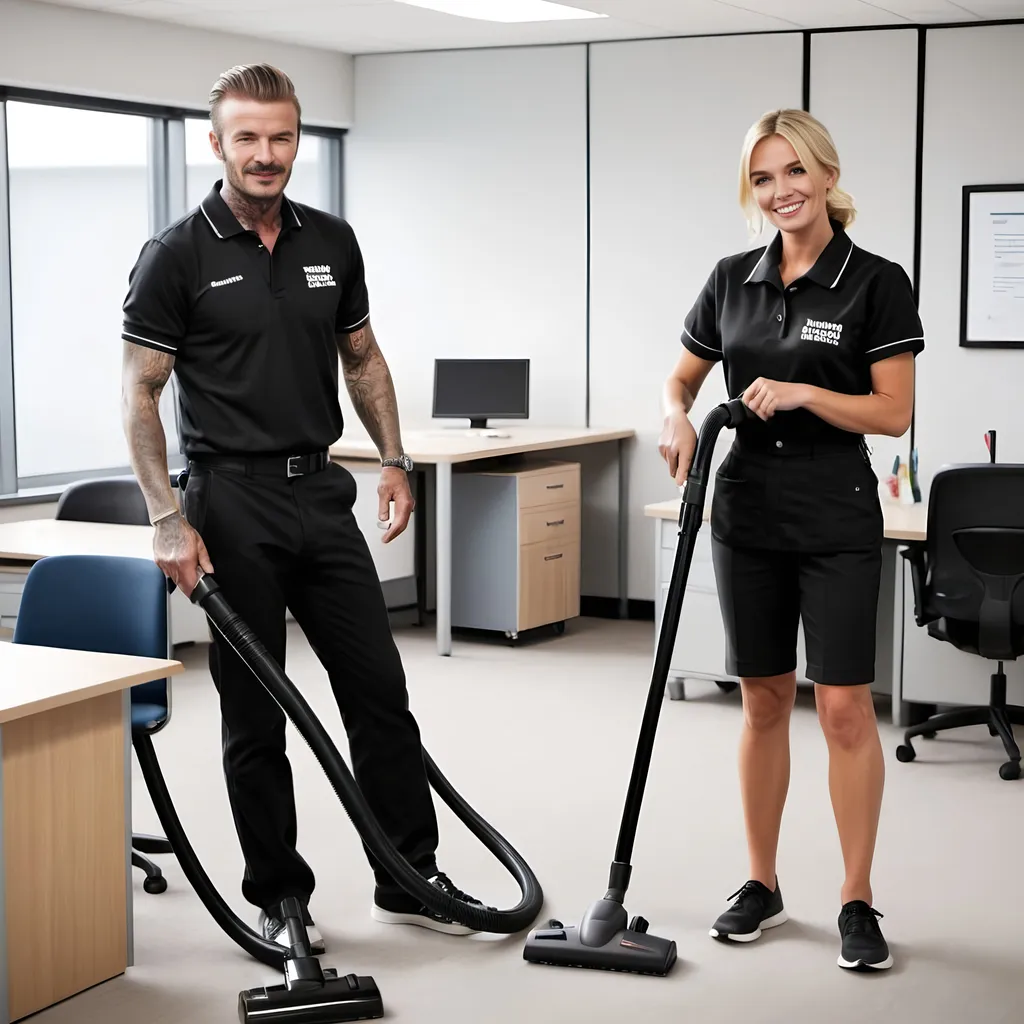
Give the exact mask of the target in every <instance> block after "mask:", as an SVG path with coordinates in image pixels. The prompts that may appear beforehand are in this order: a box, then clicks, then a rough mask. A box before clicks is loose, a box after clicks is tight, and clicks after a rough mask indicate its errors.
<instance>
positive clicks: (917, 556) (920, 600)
mask: <svg viewBox="0 0 1024 1024" xmlns="http://www.w3.org/2000/svg"><path fill="white" fill-rule="evenodd" d="M900 554H901V555H902V556H903V557H904V558H905V559H906V560H907V561H908V562H909V563H910V579H911V582H912V583H913V585H914V621H915V622H916V623H917V624H918V625H919V626H926V625H927V624H928V623H929V622H932V621H933V620H934V619H935V618H936V616H934V615H926V614H925V611H924V604H925V601H924V593H925V580H926V579H927V576H928V563H927V559H926V556H925V546H924V544H922V543H918V542H914V541H911V542H910V543H908V544H907V545H906V547H901V548H900Z"/></svg>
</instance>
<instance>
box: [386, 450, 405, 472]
mask: <svg viewBox="0 0 1024 1024" xmlns="http://www.w3.org/2000/svg"><path fill="white" fill-rule="evenodd" d="M389 466H395V467H397V468H398V469H404V470H405V471H406V473H411V472H412V467H413V461H412V459H410V458H409V456H408V455H405V454H404V453H403V454H402V455H399V456H398V457H397V458H395V459H383V460H382V461H381V464H380V468H381V469H386V468H387V467H389Z"/></svg>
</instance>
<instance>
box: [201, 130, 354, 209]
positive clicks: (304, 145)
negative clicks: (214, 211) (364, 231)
mask: <svg viewBox="0 0 1024 1024" xmlns="http://www.w3.org/2000/svg"><path fill="white" fill-rule="evenodd" d="M337 145H338V143H337V141H336V140H335V139H332V138H327V137H325V136H322V135H314V134H312V133H311V132H309V131H308V130H304V131H303V132H302V136H301V138H300V139H299V152H298V154H297V155H296V158H295V163H294V164H293V165H292V176H291V179H290V180H289V182H288V187H287V188H286V189H285V194H286V195H287V196H288V197H289V198H290V199H294V200H295V201H296V202H297V203H307V204H308V205H309V206H315V207H317V208H318V209H320V210H327V211H328V212H330V213H337V212H338V209H337V205H338V203H337V193H339V192H340V182H339V181H337V179H336V174H335V173H334V171H333V170H332V167H333V163H334V161H333V160H332V158H331V157H332V153H331V149H332V147H335V146H337ZM185 162H186V183H187V184H186V199H187V203H188V208H189V209H190V210H191V209H193V208H194V207H196V206H198V205H199V204H200V203H201V202H202V201H203V198H204V197H205V196H206V194H207V193H208V192H209V191H210V188H211V187H212V186H213V183H214V182H215V181H216V180H217V179H218V178H223V177H224V165H223V164H222V163H221V162H220V161H219V160H218V159H217V157H216V156H215V155H214V152H213V148H212V147H211V145H210V122H209V121H208V120H207V119H205V118H192V117H190V118H187V119H186V120H185Z"/></svg>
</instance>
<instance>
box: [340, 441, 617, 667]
mask: <svg viewBox="0 0 1024 1024" xmlns="http://www.w3.org/2000/svg"><path fill="white" fill-rule="evenodd" d="M487 433H488V431H483V432H480V431H472V430H468V429H464V428H463V429H456V428H444V427H439V428H430V429H426V430H410V431H403V434H402V441H403V443H404V445H405V451H406V453H407V454H408V455H409V457H410V458H411V459H412V460H413V462H415V463H417V465H419V466H432V467H433V469H434V481H435V482H434V486H435V499H434V501H435V505H434V531H435V546H436V591H437V653H438V654H440V655H442V656H444V655H449V654H451V650H452V633H451V599H452V594H451V586H452V467H453V466H454V465H456V464H459V463H471V462H479V461H483V460H485V459H496V458H504V457H507V456H510V455H527V454H531V455H533V454H541V453H549V452H552V451H556V450H559V449H565V448H576V447H580V446H583V445H592V444H607V443H610V442H612V441H614V442H617V445H618V474H619V480H618V484H619V497H618V597H619V614H620V615H621V616H622V617H623V618H625V616H626V611H627V606H628V597H629V592H628V582H627V575H628V573H627V568H628V567H627V551H628V546H627V520H628V503H627V476H626V460H625V457H624V452H623V448H624V445H625V443H626V441H628V440H629V439H630V438H632V437H634V436H635V431H633V430H603V429H600V428H596V427H577V428H572V427H500V428H497V429H496V430H495V431H492V432H491V433H501V434H507V435H509V436H508V437H487V436H485V435H486V434H487ZM331 456H332V457H333V458H334V459H336V460H338V461H342V460H355V459H359V460H373V461H379V459H380V456H379V454H378V452H377V448H376V446H375V445H374V444H373V442H372V441H370V440H369V439H361V438H353V439H346V438H342V439H341V440H340V441H338V442H337V443H336V444H333V445H331ZM418 557H422V554H419V555H418Z"/></svg>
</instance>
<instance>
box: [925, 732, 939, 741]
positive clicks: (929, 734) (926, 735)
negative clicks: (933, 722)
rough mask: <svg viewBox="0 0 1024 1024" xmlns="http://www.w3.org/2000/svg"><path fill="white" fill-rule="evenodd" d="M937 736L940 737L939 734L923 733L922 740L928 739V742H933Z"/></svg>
mask: <svg viewBox="0 0 1024 1024" xmlns="http://www.w3.org/2000/svg"><path fill="white" fill-rule="evenodd" d="M936 736H938V733H937V732H923V733H921V738H922V739H926V740H933V739H935V737H936Z"/></svg>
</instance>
